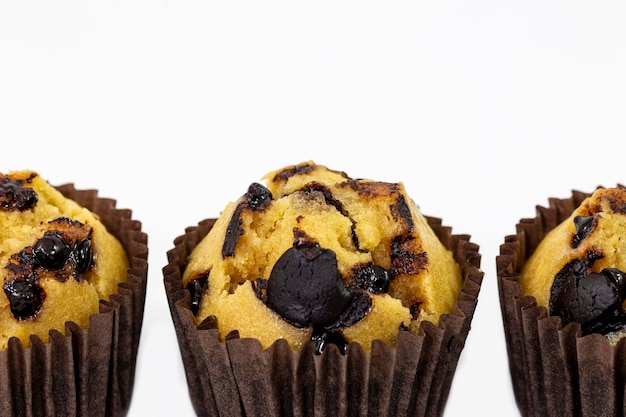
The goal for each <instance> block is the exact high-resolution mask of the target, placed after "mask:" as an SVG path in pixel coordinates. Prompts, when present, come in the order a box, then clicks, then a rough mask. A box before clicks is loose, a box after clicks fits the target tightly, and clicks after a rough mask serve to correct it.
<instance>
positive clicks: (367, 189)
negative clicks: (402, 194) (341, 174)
mask: <svg viewBox="0 0 626 417" xmlns="http://www.w3.org/2000/svg"><path fill="white" fill-rule="evenodd" d="M337 186H338V187H342V188H345V187H348V188H351V189H353V190H355V191H356V192H358V193H359V196H360V197H362V198H364V199H366V200H370V199H373V198H376V197H388V196H390V195H393V194H396V193H398V192H399V190H400V188H399V186H398V184H395V183H388V182H381V181H363V180H361V181H358V180H353V179H349V180H347V181H344V182H342V183H340V184H337Z"/></svg>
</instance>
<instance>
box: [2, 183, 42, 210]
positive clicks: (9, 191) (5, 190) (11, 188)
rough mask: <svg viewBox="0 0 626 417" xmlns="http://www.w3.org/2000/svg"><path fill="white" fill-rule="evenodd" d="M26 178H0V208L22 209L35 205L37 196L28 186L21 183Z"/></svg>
mask: <svg viewBox="0 0 626 417" xmlns="http://www.w3.org/2000/svg"><path fill="white" fill-rule="evenodd" d="M31 179H32V177H31V178H29V179H27V180H10V179H8V178H7V177H3V178H0V208H1V209H2V210H6V211H13V210H18V211H24V210H28V209H31V208H33V207H35V205H36V204H37V201H38V200H39V196H38V195H37V193H36V192H35V190H33V189H32V188H30V187H25V186H23V185H22V184H23V183H24V182H28V181H30V180H31Z"/></svg>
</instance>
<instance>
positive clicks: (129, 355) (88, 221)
mask: <svg viewBox="0 0 626 417" xmlns="http://www.w3.org/2000/svg"><path fill="white" fill-rule="evenodd" d="M130 215H131V213H130V211H129V210H116V209H115V202H114V201H113V200H110V199H102V198H98V196H97V192H96V191H94V190H88V191H79V190H76V189H74V187H73V186H72V185H71V184H68V185H64V186H60V187H56V188H55V187H53V186H51V185H50V184H48V182H47V181H46V180H44V179H43V178H42V177H41V176H40V175H39V174H38V173H37V172H34V171H30V170H25V171H11V172H8V173H7V174H0V236H1V237H2V239H0V271H1V274H2V284H3V287H2V288H3V291H2V293H1V294H0V374H1V375H2V380H3V382H2V383H3V384H6V385H5V386H7V387H8V389H3V390H0V391H1V393H0V404H1V408H0V414H1V415H37V416H46V415H51V416H52V415H107V416H121V415H125V414H126V412H127V410H128V407H129V405H130V398H131V393H132V387H133V380H134V368H135V361H136V355H137V348H138V343H139V333H140V330H141V324H142V315H143V306H144V299H145V285H146V277H147V262H146V260H147V246H146V236H145V234H143V233H142V232H141V225H140V223H139V222H137V221H134V220H132V219H131V218H130ZM122 334H123V335H124V337H120V336H121V335H122Z"/></svg>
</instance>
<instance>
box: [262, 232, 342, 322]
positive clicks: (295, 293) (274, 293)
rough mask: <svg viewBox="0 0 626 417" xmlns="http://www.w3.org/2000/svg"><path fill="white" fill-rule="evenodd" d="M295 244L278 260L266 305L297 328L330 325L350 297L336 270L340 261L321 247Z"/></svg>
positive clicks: (269, 281) (329, 251) (268, 286)
mask: <svg viewBox="0 0 626 417" xmlns="http://www.w3.org/2000/svg"><path fill="white" fill-rule="evenodd" d="M298 242H299V241H296V244H294V246H293V247H291V248H289V249H287V250H286V251H285V253H283V255H282V256H281V257H280V258H279V259H278V261H277V262H276V264H275V265H274V268H273V269H272V272H271V275H270V278H269V280H268V283H267V289H266V295H267V305H268V306H269V307H270V308H271V309H273V310H274V311H276V312H277V313H278V314H280V316H281V317H283V318H284V319H285V320H286V321H288V322H290V323H292V324H293V325H295V326H298V327H307V326H311V325H312V326H318V327H323V326H325V325H328V324H331V323H333V322H334V321H336V320H337V318H339V316H340V315H341V313H342V312H343V311H344V309H345V308H346V306H347V305H348V303H349V302H350V299H351V295H350V292H349V291H348V289H347V288H346V286H345V285H344V283H343V281H342V279H341V274H340V273H339V271H338V269H337V257H336V256H335V253H334V252H333V251H332V250H330V249H323V248H321V247H320V246H319V244H303V243H299V244H298Z"/></svg>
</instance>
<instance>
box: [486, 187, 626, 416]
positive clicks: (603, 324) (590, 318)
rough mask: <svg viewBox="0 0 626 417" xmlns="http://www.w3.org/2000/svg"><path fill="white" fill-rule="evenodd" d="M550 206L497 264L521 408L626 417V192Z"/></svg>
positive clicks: (601, 192)
mask: <svg viewBox="0 0 626 417" xmlns="http://www.w3.org/2000/svg"><path fill="white" fill-rule="evenodd" d="M548 201H549V206H547V207H544V206H540V205H538V206H537V213H536V217H534V218H526V219H521V221H520V222H519V223H518V224H517V226H516V228H517V233H516V234H515V235H510V236H506V237H505V239H504V243H503V244H502V245H501V246H500V254H499V256H497V258H496V265H497V274H498V281H497V282H498V288H499V295H500V305H501V312H502V318H503V324H504V332H505V336H506V346H507V353H508V357H509V369H510V373H511V382H512V384H513V391H514V393H515V398H516V401H517V405H518V408H519V410H520V413H521V415H522V416H524V417H544V416H554V417H562V416H580V417H587V416H589V417H595V416H622V415H624V408H623V404H624V403H625V397H624V393H625V390H624V381H626V359H625V358H626V338H624V337H623V335H624V333H625V332H624V329H625V327H626V320H625V318H626V315H625V313H624V300H625V298H626V291H625V287H626V285H625V282H624V281H625V280H624V271H626V258H625V257H626V250H625V247H624V239H625V237H626V189H625V188H624V187H623V186H621V185H618V186H616V187H612V188H605V187H598V188H596V190H594V191H593V192H591V193H586V192H581V191H576V190H574V191H572V194H571V196H570V197H568V198H549V199H548Z"/></svg>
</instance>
